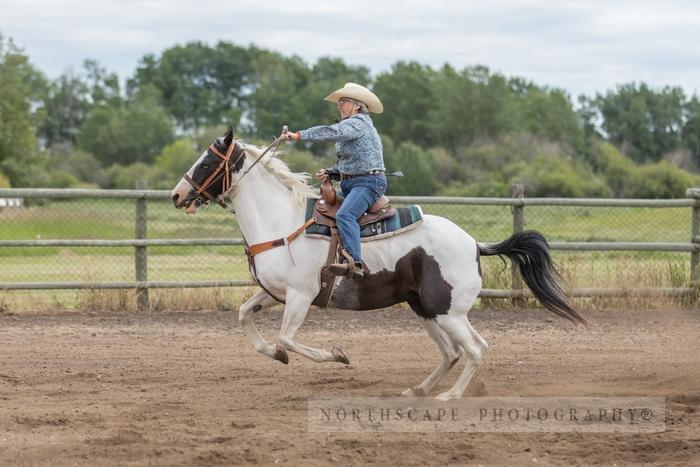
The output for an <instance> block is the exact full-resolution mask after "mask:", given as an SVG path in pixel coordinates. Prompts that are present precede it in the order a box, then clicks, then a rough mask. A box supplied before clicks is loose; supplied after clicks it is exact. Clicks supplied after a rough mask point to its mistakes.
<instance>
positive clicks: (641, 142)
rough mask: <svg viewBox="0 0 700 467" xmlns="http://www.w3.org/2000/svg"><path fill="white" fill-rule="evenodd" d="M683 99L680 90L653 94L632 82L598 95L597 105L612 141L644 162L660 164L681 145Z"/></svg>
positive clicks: (672, 89)
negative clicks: (657, 162) (667, 154)
mask: <svg viewBox="0 0 700 467" xmlns="http://www.w3.org/2000/svg"><path fill="white" fill-rule="evenodd" d="M684 99H685V97H684V94H683V91H682V90H681V89H680V88H672V87H668V86H667V87H664V88H663V89H661V90H660V91H654V90H652V89H650V88H649V87H648V86H647V85H646V84H644V83H642V84H640V85H639V86H638V85H636V84H635V83H630V84H624V85H621V86H618V87H617V88H616V90H615V91H608V92H607V93H606V95H605V96H603V95H600V94H599V95H598V96H597V98H596V103H597V107H598V108H599V109H600V112H601V114H602V116H603V123H602V127H603V130H605V132H606V133H607V135H608V139H609V141H610V142H611V143H613V144H615V145H616V146H618V147H619V148H620V149H621V151H622V153H623V154H625V155H628V156H630V157H631V158H632V159H633V160H634V161H635V162H637V163H644V162H650V161H651V162H653V161H658V160H659V159H661V157H662V156H663V154H664V153H665V152H667V151H670V150H672V149H674V148H676V147H677V146H678V145H679V143H680V134H681V128H682V126H683V101H684Z"/></svg>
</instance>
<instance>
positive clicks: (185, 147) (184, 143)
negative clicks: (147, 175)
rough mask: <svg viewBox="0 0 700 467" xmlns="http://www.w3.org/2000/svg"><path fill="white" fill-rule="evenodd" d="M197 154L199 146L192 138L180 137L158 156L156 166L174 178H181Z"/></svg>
mask: <svg viewBox="0 0 700 467" xmlns="http://www.w3.org/2000/svg"><path fill="white" fill-rule="evenodd" d="M196 156H197V147H196V143H195V141H194V140H192V139H191V138H179V139H176V140H175V141H173V142H172V143H170V144H169V145H167V146H165V147H164V148H163V150H162V152H161V153H160V154H159V155H158V156H157V157H156V160H155V167H156V168H157V169H159V170H161V171H162V172H164V173H167V174H168V176H169V177H170V178H171V179H172V180H173V181H175V180H179V179H180V178H181V177H182V174H184V173H185V172H187V171H188V170H189V169H190V167H192V164H194V161H195V160H196Z"/></svg>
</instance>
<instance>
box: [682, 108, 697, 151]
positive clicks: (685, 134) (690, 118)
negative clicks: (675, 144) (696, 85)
mask: <svg viewBox="0 0 700 467" xmlns="http://www.w3.org/2000/svg"><path fill="white" fill-rule="evenodd" d="M681 137H682V139H683V144H684V145H685V146H686V147H687V148H688V149H689V150H690V152H691V154H692V155H693V158H694V159H695V162H696V163H700V100H698V96H693V98H692V99H691V100H690V101H688V102H687V103H686V104H685V123H684V124H683V129H682V131H681Z"/></svg>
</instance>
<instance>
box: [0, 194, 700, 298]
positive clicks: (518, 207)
mask: <svg viewBox="0 0 700 467" xmlns="http://www.w3.org/2000/svg"><path fill="white" fill-rule="evenodd" d="M169 196H170V194H169V192H167V191H162V190H146V189H136V190H93V189H0V198H12V199H24V200H31V199H49V200H83V199H92V200H95V199H100V200H109V199H121V200H133V201H134V204H135V207H134V209H135V216H134V226H133V227H134V235H133V237H134V238H133V239H109V240H108V239H36V240H29V239H5V240H2V239H0V248H20V247H22V248H41V247H77V248H81V247H93V248H94V247H98V248H102V247H112V248H115V247H116V248H123V247H127V248H133V249H134V262H135V274H134V280H133V281H113V282H104V281H94V282H90V281H80V282H67V281H55V282H46V281H36V282H0V290H56V289H136V290H137V291H139V304H140V305H141V306H144V305H147V304H148V290H149V289H156V288H180V287H235V286H249V285H253V282H252V281H251V280H201V281H149V280H148V248H149V247H174V246H180V247H182V246H192V247H196V246H241V245H243V244H244V241H243V239H241V238H198V239H194V238H189V239H179V238H178V239H174V238H148V222H149V221H148V215H147V214H148V202H149V201H164V200H168V199H169ZM686 196H687V197H686V198H684V199H674V200H648V199H569V198H525V197H523V196H522V192H521V191H518V188H517V187H516V190H515V191H514V197H512V198H458V197H424V196H395V197H393V198H392V199H393V201H394V202H395V203H396V204H409V203H414V204H429V205H469V206H510V207H511V212H512V217H513V222H512V230H513V232H517V231H521V230H523V229H524V226H525V219H526V217H527V208H528V207H532V206H571V207H605V208H662V209H663V208H689V209H690V210H691V212H692V214H691V222H690V225H689V229H688V239H689V241H688V242H659V241H654V242H631V241H615V242H612V241H590V242H557V241H553V242H550V247H551V249H552V250H561V251H580V252H595V251H662V252H685V253H690V282H689V283H690V285H691V287H671V288H668V287H666V288H634V289H633V288H626V289H620V288H617V289H615V288H607V289H605V288H579V289H573V290H572V291H571V293H572V295H573V296H579V297H592V296H630V295H641V296H649V295H665V296H678V295H687V294H695V291H696V289H695V287H696V284H697V282H698V264H699V263H700V189H689V190H688V191H687V193H686ZM26 205H27V203H26V202H25V203H24V206H23V207H20V208H16V207H15V208H13V209H24V208H26ZM4 222H7V221H4ZM9 222H11V220H10V221H9ZM0 238H1V237H0ZM528 295H529V293H528V292H527V291H524V290H522V284H521V283H520V282H519V281H516V280H515V279H514V280H513V288H512V289H509V290H508V289H484V290H482V292H481V296H482V297H489V298H518V297H523V296H528Z"/></svg>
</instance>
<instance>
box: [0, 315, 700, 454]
mask: <svg viewBox="0 0 700 467" xmlns="http://www.w3.org/2000/svg"><path fill="white" fill-rule="evenodd" d="M585 314H586V316H587V317H589V318H590V319H591V320H592V321H593V322H594V323H595V324H594V326H593V327H592V328H591V329H590V330H588V331H586V330H583V329H580V330H579V329H573V327H572V326H570V325H569V324H568V323H567V322H565V321H563V320H561V319H559V318H557V317H556V316H554V315H550V314H548V313H546V312H544V311H540V310H529V311H521V312H516V311H497V310H494V311H491V310H476V311H475V312H473V313H472V323H474V326H475V328H476V329H477V330H478V331H479V332H480V333H481V334H482V335H483V336H484V337H485V338H486V340H487V341H488V342H489V344H490V349H489V353H488V354H487V357H486V359H485V362H484V363H483V365H482V366H481V367H480V369H479V370H478V372H477V376H476V378H475V380H474V381H473V382H472V385H471V387H470V389H469V395H470V396H472V397H478V396H483V395H487V396H516V395H521V396H593V395H597V396H662V397H665V398H667V399H666V402H667V405H666V411H667V412H666V415H667V426H666V430H665V431H664V432H662V433H655V434H620V433H616V434H581V433H576V434H565V433H527V434H526V433H509V434H494V433H409V434H406V433H380V434H370V433H359V434H358V433H336V434H329V433H308V432H307V418H306V417H307V412H306V410H307V402H306V401H307V398H309V397H312V396H321V395H325V396H330V395H336V396H396V395H398V393H399V392H400V391H401V390H403V389H406V388H408V387H411V386H413V385H415V384H417V383H419V382H420V381H422V379H423V378H425V377H426V376H427V374H428V373H429V372H430V371H431V370H432V368H433V367H434V366H435V364H436V363H437V359H438V351H437V348H435V347H434V344H433V343H432V341H431V340H430V339H429V338H428V336H427V335H426V333H425V332H424V331H423V328H422V327H421V326H420V324H419V323H418V322H417V321H416V319H415V318H414V317H413V316H412V315H411V312H410V311H408V310H403V309H396V310H382V311H379V312H342V311H334V310H326V311H318V310H313V311H312V312H311V313H310V315H309V317H308V320H307V324H306V325H305V326H304V327H303V328H302V333H301V339H300V340H301V341H302V342H304V343H307V344H310V345H316V346H319V347H324V348H327V349H329V348H330V347H331V346H332V345H336V344H337V345H341V346H342V347H343V348H344V349H345V351H346V352H347V354H348V356H349V357H350V360H351V362H352V364H351V365H350V366H347V367H346V366H342V365H340V364H314V363H312V362H310V361H308V360H306V359H303V358H302V357H300V356H298V355H295V354H290V359H291V361H290V364H289V365H288V366H284V365H282V364H280V363H278V362H275V361H272V360H269V359H267V358H266V357H264V356H262V355H260V354H257V353H256V352H255V351H254V350H253V349H252V348H251V346H250V345H249V344H248V342H247V340H246V338H245V336H244V335H243V334H242V332H241V329H240V328H239V326H238V322H237V313H235V312H228V313H226V312H149V313H140V314H135V313H121V314H118V313H61V314H55V313H54V314H36V313H34V314H16V315H12V314H7V313H5V314H0V407H1V408H0V464H1V465H37V464H38V465H52V466H53V465H105V464H108V465H175V464H181V465H182V464H184V465H214V464H222V465H237V464H262V465H268V464H281V465H284V464H287V465H319V466H320V465H328V464H330V463H338V464H342V465H347V464H350V465H364V464H376V465H388V464H393V465H426V464H427V465H433V464H436V465H448V464H486V465H493V464H496V465H523V464H526V465H527V464H529V465H555V464H556V465H562V464H574V465H588V464H604V465H615V464H617V465H625V464H640V463H642V464H645V463H646V464H659V465H690V464H696V465H698V464H700V413H699V412H698V410H699V409H700V407H699V406H700V352H699V351H698V347H699V346H700V312H699V311H697V310H694V311H683V312H680V311H668V312H660V311H654V312H650V311H636V310H635V311H619V312H588V313H585ZM280 317H281V312H280V311H272V312H263V314H262V315H261V316H258V318H257V319H258V323H259V325H260V327H261V329H262V330H263V332H264V333H265V334H266V336H268V337H273V336H274V335H275V334H276V330H277V329H278V327H279V322H280ZM460 368H461V363H460ZM456 375H457V372H455V371H454V370H453V372H451V373H450V374H449V375H448V376H447V377H446V380H445V381H443V383H441V385H440V387H439V388H438V389H440V390H444V388H447V387H449V385H451V384H452V383H453V381H454V380H455V378H456Z"/></svg>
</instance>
